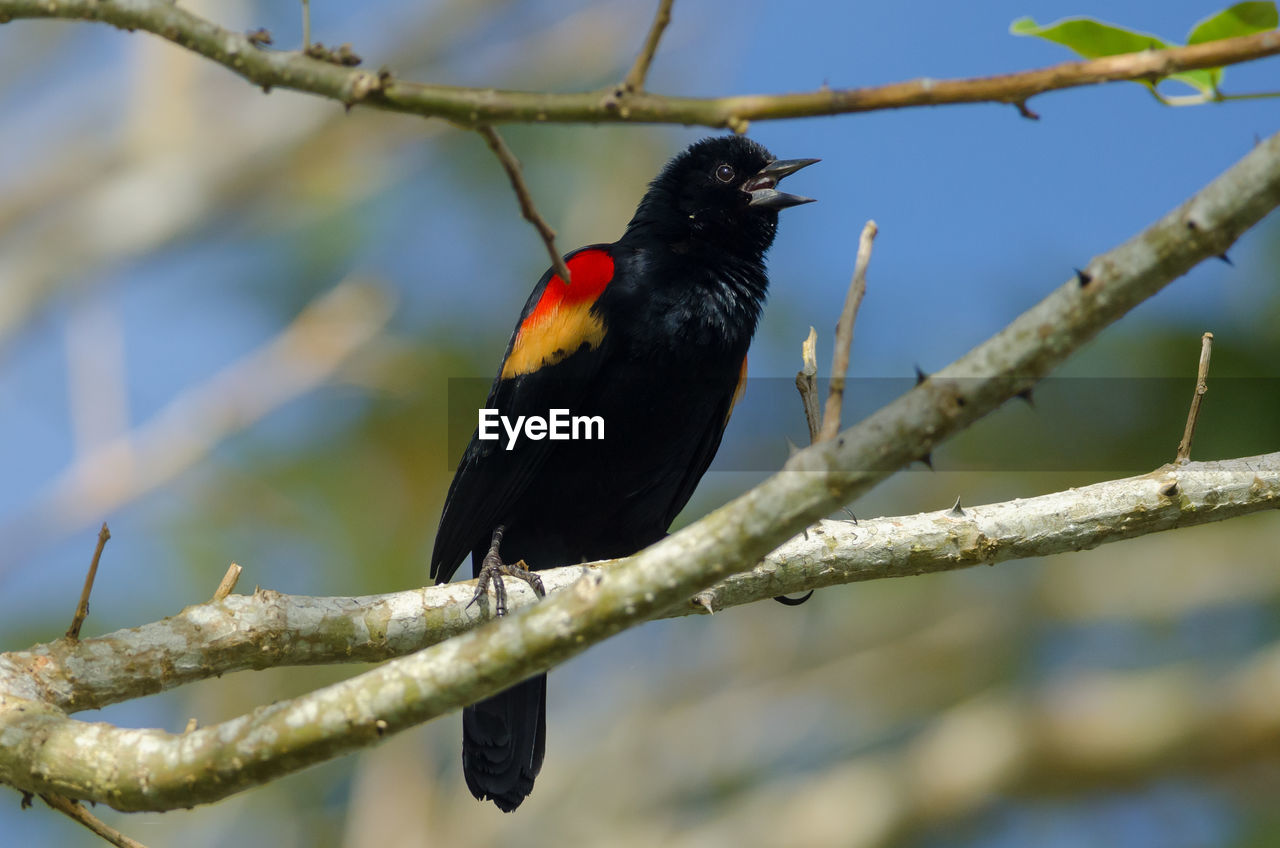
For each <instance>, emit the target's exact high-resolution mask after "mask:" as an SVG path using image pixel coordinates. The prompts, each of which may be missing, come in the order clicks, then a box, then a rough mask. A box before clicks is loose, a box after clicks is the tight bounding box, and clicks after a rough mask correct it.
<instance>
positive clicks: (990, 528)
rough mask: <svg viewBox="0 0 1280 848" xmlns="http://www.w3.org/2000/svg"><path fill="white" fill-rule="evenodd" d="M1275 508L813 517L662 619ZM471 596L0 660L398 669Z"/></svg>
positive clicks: (209, 615)
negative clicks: (396, 661)
mask: <svg viewBox="0 0 1280 848" xmlns="http://www.w3.org/2000/svg"><path fill="white" fill-rule="evenodd" d="M1174 485H1176V488H1171V486H1174ZM1268 509H1280V453H1273V454H1267V455H1264V456H1255V457H1248V458H1243V459H1235V460H1229V461H1224V462H1197V463H1191V464H1187V465H1170V466H1166V467H1164V468H1160V469H1157V470H1156V471H1153V472H1151V473H1150V474H1144V475H1142V476H1139V477H1130V478H1126V479H1123V480H1111V481H1107V482H1104V483H1098V484H1095V485H1092V486H1085V487H1081V488H1075V489H1070V490H1068V491H1065V492H1055V493H1053V494H1048V495H1041V496H1039V497H1033V498H1025V499H1019V500H1017V501H1013V502H1008V503H999V504H987V505H984V506H974V507H964V508H962V509H958V510H957V509H954V508H952V509H946V510H940V511H937V512H926V513H920V514H918V515H907V516H894V517H887V518H874V519H863V520H861V521H859V522H857V523H854V522H852V521H820V522H818V523H817V524H815V525H812V526H811V527H809V528H808V529H807V530H806V532H805V533H804V534H802V535H800V536H797V537H795V538H793V539H791V540H790V541H788V542H787V543H786V544H784V545H782V546H781V547H780V548H778V549H777V550H775V551H773V552H772V553H770V554H769V555H768V556H767V557H765V558H764V560H763V561H762V562H760V563H759V564H758V565H756V566H755V567H754V568H752V569H751V570H749V571H742V572H739V573H737V574H733V575H731V576H729V577H728V578H726V579H725V580H723V581H721V582H720V583H718V584H716V585H715V586H713V587H711V588H710V589H707V590H706V591H704V592H701V593H699V602H698V603H690V602H687V601H686V602H682V603H679V604H677V605H676V606H675V607H672V608H671V609H669V610H667V611H665V612H664V613H663V615H664V617H674V616H681V615H691V614H694V613H702V612H706V608H707V606H710V607H711V608H712V609H714V610H716V611H719V610H722V609H724V608H727V607H733V606H739V605H741V604H749V603H754V602H756V601H761V600H765V599H767V598H772V597H773V596H775V595H778V594H782V593H790V592H798V591H805V590H807V589H813V588H821V587H824V586H833V585H838V584H842V583H854V582H860V581H864V580H878V579H882V578H888V577H905V576H911V575H918V574H930V573H934V572H940V571H949V570H953V569H957V568H967V567H970V566H974V565H982V564H988V565H990V564H995V563H997V562H1004V561H1007V560H1011V559H1020V558H1026V557H1040V556H1048V555H1050V554H1056V553H1064V552H1067V551H1079V550H1086V549H1089V548H1094V547H1097V546H1098V545H1101V544H1105V543H1108V542H1115V541H1120V540H1123V539H1131V538H1134V537H1137V536H1142V535H1146V534H1149V533H1156V532H1161V531H1164V530H1170V529H1173V528H1175V527H1190V526H1194V525H1199V524H1204V523H1208V522H1213V521H1223V520H1226V519H1229V518H1235V517H1238V516H1241V515H1247V514H1249V513H1253V512H1259V511H1263V510H1268ZM614 565H615V563H612V562H604V563H590V564H588V565H584V566H570V567H565V568H556V569H550V570H548V571H543V572H541V576H542V580H543V583H544V584H545V586H546V587H547V589H548V591H551V592H555V591H558V590H561V589H564V588H566V587H568V586H570V585H572V584H573V583H574V582H576V581H577V580H579V579H582V577H583V576H584V574H588V573H592V572H596V571H603V572H605V573H607V571H608V570H609V569H610V568H612V567H614ZM473 591H474V581H468V582H466V583H454V584H449V585H444V586H431V587H427V588H424V589H415V590H412V591H406V592H397V593H393V594H388V595H372V596H368V597H363V598H314V597H306V596H291V595H283V594H280V593H278V592H272V591H263V590H259V591H257V592H254V593H253V594H252V595H232V596H229V597H227V598H225V599H220V600H218V601H215V602H211V603H208V604H200V605H198V606H192V607H188V608H187V609H185V610H183V611H182V612H180V613H179V614H177V615H175V616H171V617H169V618H166V619H164V620H162V621H158V622H154V623H152V624H147V625H143V626H141V627H134V628H130V629H127V630H120V631H116V632H115V633H109V634H106V635H105V636H100V637H96V638H94V639H86V640H84V641H82V642H79V643H77V642H71V641H68V640H63V639H59V640H57V641H54V642H49V643H46V644H42V645H37V646H36V647H34V648H32V649H30V650H27V651H12V652H9V653H7V654H0V691H8V692H11V693H13V694H17V695H21V696H23V697H27V698H35V699H38V700H42V701H47V702H49V703H51V704H53V705H54V706H57V707H58V708H60V709H62V710H66V711H68V712H74V711H78V710H86V709H97V708H100V707H104V706H106V705H108V704H112V703H117V702H119V701H124V700H129V699H130V698H135V697H139V696H141V695H147V694H151V693H153V692H157V691H162V690H165V689H170V688H173V687H175V686H180V685H182V684H184V683H190V682H192V681H195V680H202V679H207V678H210V677H216V676H219V675H222V674H227V673H229V672H233V671H241V670H245V669H261V668H269V667H278V666H288V665H315V664H329V663H342V662H376V661H379V660H386V659H392V658H394V657H400V656H404V655H406V654H409V653H412V652H413V651H416V650H419V649H421V648H423V647H426V646H428V645H433V644H435V643H437V642H442V641H444V640H445V639H448V638H449V637H451V636H456V635H458V634H459V633H463V632H465V631H467V630H470V629H472V628H474V627H476V626H478V625H480V624H482V623H484V621H486V620H487V617H488V613H487V612H486V611H485V610H483V609H481V608H480V607H479V606H471V607H467V602H468V600H469V599H470V597H471V594H472V592H473ZM507 592H508V603H509V604H510V606H511V607H512V608H513V609H516V608H520V607H524V606H528V605H530V604H531V603H533V601H534V596H533V593H532V592H531V591H529V590H528V589H527V588H525V587H524V585H523V584H521V583H518V582H514V581H513V582H512V583H511V585H510V586H509V587H508V590H507ZM703 602H705V603H703Z"/></svg>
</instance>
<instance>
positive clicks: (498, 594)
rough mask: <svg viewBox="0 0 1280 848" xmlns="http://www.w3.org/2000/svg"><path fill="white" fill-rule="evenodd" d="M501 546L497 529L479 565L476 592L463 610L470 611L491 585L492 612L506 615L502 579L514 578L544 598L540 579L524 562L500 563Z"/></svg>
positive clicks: (499, 615)
mask: <svg viewBox="0 0 1280 848" xmlns="http://www.w3.org/2000/svg"><path fill="white" fill-rule="evenodd" d="M501 545H502V528H501V527H499V528H498V529H497V530H495V531H493V542H492V543H491V544H490V545H489V553H487V554H485V556H484V560H483V561H482V562H481V563H480V573H479V574H478V575H476V576H477V578H478V580H477V581H476V591H475V594H474V595H472V596H471V600H470V601H468V602H467V606H466V607H465V609H470V608H471V605H472V604H474V603H476V602H477V601H479V600H480V599H481V598H483V597H484V596H485V594H486V593H488V591H489V585H490V584H493V611H494V615H496V616H498V617H499V618H501V617H502V616H504V615H506V614H507V587H506V585H505V584H504V583H503V582H502V578H503V577H504V576H506V577H515V578H516V579H518V580H523V581H524V582H525V583H528V584H529V588H530V589H532V590H533V593H534V594H535V595H537V596H538V597H539V598H542V597H545V596H546V594H547V593H546V590H545V589H544V588H543V587H542V578H541V577H539V576H538V575H537V574H534V573H533V572H532V571H530V570H529V568H528V565H527V563H525V561H524V560H520V561H519V562H517V563H515V564H513V565H508V564H507V563H505V562H503V561H502V557H501V555H499V553H498V548H499V547H500V546H501Z"/></svg>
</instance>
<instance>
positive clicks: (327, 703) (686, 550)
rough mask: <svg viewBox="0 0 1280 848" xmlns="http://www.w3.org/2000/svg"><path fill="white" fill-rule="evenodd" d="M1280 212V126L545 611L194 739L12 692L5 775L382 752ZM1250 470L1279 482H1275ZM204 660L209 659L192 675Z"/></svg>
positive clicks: (717, 573)
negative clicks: (745, 484)
mask: <svg viewBox="0 0 1280 848" xmlns="http://www.w3.org/2000/svg"><path fill="white" fill-rule="evenodd" d="M1277 205H1280V134H1277V135H1275V136H1272V137H1271V138H1269V139H1267V140H1266V141H1264V142H1262V143H1260V144H1258V145H1257V146H1256V147H1255V148H1254V149H1253V150H1252V151H1250V152H1249V153H1248V154H1247V155H1246V156H1245V157H1244V158H1243V159H1242V160H1241V161H1240V162H1238V163H1237V164H1236V165H1234V166H1233V167H1232V168H1230V169H1229V170H1228V171H1227V172H1225V173H1224V174H1222V175H1221V176H1220V177H1218V178H1217V179H1215V180H1214V181H1213V182H1212V183H1210V184H1209V185H1208V186H1207V187H1206V188H1205V189H1203V190H1202V191H1201V192H1199V193H1198V194H1196V195H1195V196H1193V197H1192V198H1191V199H1189V200H1188V201H1186V202H1185V203H1184V204H1182V205H1181V206H1179V207H1178V208H1177V209H1175V210H1173V211H1172V212H1170V213H1169V214H1168V215H1166V216H1165V217H1164V218H1162V219H1161V220H1160V221H1158V222H1156V223H1155V224H1154V225H1152V226H1151V227H1149V228H1147V229H1146V230H1145V231H1143V232H1142V233H1140V234H1139V235H1138V236H1136V237H1135V238H1133V239H1131V240H1130V241H1128V242H1126V243H1125V244H1123V245H1121V246H1119V247H1117V248H1115V249H1113V250H1111V251H1109V252H1107V253H1105V254H1102V255H1100V256H1098V257H1096V258H1094V259H1093V260H1092V261H1091V262H1089V263H1088V265H1087V266H1086V268H1085V271H1084V272H1083V273H1081V274H1080V275H1078V276H1077V277H1073V278H1072V279H1071V280H1070V281H1068V282H1067V283H1066V284H1064V285H1063V286H1061V287H1060V288H1059V289H1058V290H1056V291H1055V292H1053V293H1052V294H1050V295H1049V296H1048V297H1047V298H1045V299H1044V300H1043V301H1041V302H1040V303H1039V304H1037V305H1036V306H1034V307H1033V308H1032V309H1030V310H1028V311H1027V312H1026V313H1024V314H1023V315H1022V316H1020V317H1019V318H1017V319H1016V320H1015V321H1014V322H1013V323H1012V324H1010V326H1009V327H1008V328H1006V329H1005V330H1004V331H1002V332H1001V333H999V334H997V335H996V336H995V337H993V338H992V339H991V340H989V341H987V342H985V343H983V344H982V345H979V346H978V347H977V348H975V349H974V350H973V351H971V352H970V353H968V354H966V355H965V356H964V357H962V358H961V359H960V360H958V361H957V362H955V363H953V364H952V365H951V366H948V367H947V368H946V369H944V370H943V371H941V372H939V373H938V374H935V375H934V376H933V377H931V378H929V379H927V380H925V381H924V382H922V383H921V384H920V385H918V386H917V387H916V388H915V389H913V390H912V391H911V392H909V393H908V394H906V395H904V396H903V397H902V398H900V399H899V400H897V401H895V402H893V403H891V404H889V405H888V406H886V407H885V408H884V409H882V410H881V411H879V412H877V413H876V414H874V415H872V416H871V417H869V418H868V419H866V420H864V421H863V422H861V423H859V424H858V425H856V426H854V427H852V428H849V429H848V430H845V431H844V432H843V433H842V434H841V435H840V436H838V437H837V438H836V439H834V440H832V441H830V442H823V443H820V444H818V445H815V446H813V447H810V448H808V449H806V450H804V451H801V452H800V453H798V454H796V455H795V456H794V457H792V459H791V460H790V461H789V462H788V463H787V465H786V467H785V468H784V469H783V471H781V472H779V473H778V474H775V475H774V476H772V477H770V478H769V479H768V480H766V481H765V482H763V483H762V484H760V485H759V486H757V487H756V488H754V489H752V490H751V491H749V492H747V493H746V494H744V495H742V496H741V497H739V498H737V499H736V500H734V501H733V502H731V503H729V504H727V505H726V506H724V507H722V508H721V509H719V510H716V511H715V512H713V513H712V514H710V515H708V516H707V517H705V518H703V519H702V520H701V521H698V522H696V523H695V524H693V525H691V526H690V527H687V528H685V529H684V530H682V531H681V532H679V533H676V534H675V535H673V536H671V537H669V538H667V539H665V540H664V541H662V542H660V543H658V544H656V545H654V546H653V547H651V548H648V549H646V550H644V551H642V552H640V553H639V554H636V555H635V556H633V557H629V558H627V559H626V560H622V561H619V562H617V563H615V564H614V565H613V566H612V567H611V568H609V569H608V570H607V571H606V570H600V571H595V572H592V573H590V574H588V575H586V576H585V577H584V579H580V580H577V581H576V582H574V583H573V584H572V586H571V588H570V589H569V590H567V591H562V592H559V593H557V594H556V595H554V596H552V597H549V598H547V599H546V600H545V601H544V602H542V603H539V604H536V605H533V606H530V607H528V608H526V609H523V610H521V611H519V612H517V613H515V614H513V615H511V616H508V617H507V618H506V619H504V620H502V621H500V622H494V623H491V624H487V625H485V626H483V627H479V628H476V629H474V630H471V631H469V632H466V633H463V634H461V635H459V636H457V637H456V638H453V639H449V640H448V641H446V642H443V643H441V644H437V645H434V646H432V647H430V648H427V649H426V650H423V651H420V652H418V653H416V654H414V655H412V656H409V657H404V658H401V659H397V660H393V661H391V662H389V663H386V664H385V665H382V666H380V667H379V668H377V669H375V670H373V671H370V672H367V673H365V674H362V675H359V676H357V677H355V678H352V679H351V680H347V681H344V682H342V683H339V684H336V685H334V686H330V687H327V688H325V689H321V690H319V691H317V692H313V693H311V694H308V695H305V696H303V697H300V698H297V699H294V700H292V701H286V702H282V703H278V704H272V705H270V706H265V707H262V708H259V709H257V710H255V711H253V712H252V713H249V714H248V715H245V716H242V717H240V718H237V719H233V720H231V721H228V722H224V723H222V724H218V725H214V726H212V727H209V728H204V729H199V730H194V731H192V732H190V733H186V734H183V735H181V736H175V735H173V734H168V733H164V732H162V731H158V730H122V729H119V728H114V727H111V726H110V725H106V724H87V723H82V722H77V721H73V720H70V719H68V718H67V717H66V715H65V713H64V712H63V711H62V710H60V709H59V708H58V707H57V706H55V705H54V703H53V700H54V699H53V698H51V697H50V696H49V695H47V694H46V693H42V692H39V691H33V690H32V689H31V688H28V689H27V690H26V691H7V692H4V693H0V781H3V782H5V783H8V784H10V785H13V786H16V787H19V788H22V789H26V790H28V791H38V792H55V793H58V794H62V795H65V796H67V797H72V798H86V799H94V800H97V801H101V802H105V803H107V804H110V805H112V806H114V807H117V808H119V809H126V810H138V809H171V808H175V807H182V806H190V805H192V804H195V803H202V802H207V801H212V800H216V799H218V798H221V797H225V796H226V795H228V794H231V793H233V792H236V791H239V790H241V789H245V788H248V787H250V786H254V785H257V784H259V783H262V782H264V781H266V780H270V779H272V778H274V777H277V776H279V775H282V774H285V773H288V772H290V771H294V770H297V769H300V768H302V767H304V766H306V765H309V764H312V763H315V762H319V761H321V760H324V759H328V758H331V757H334V756H337V755H339V754H342V753H344V752H347V751H351V750H355V749H357V748H359V747H362V746H366V745H369V744H372V743H373V742H375V741H376V740H377V739H379V738H381V737H382V736H384V735H385V734H388V733H394V732H396V731H398V730H402V729H405V728H407V727H410V726H412V725H413V724H416V723H420V722H422V721H426V720H428V719H430V718H433V717H435V716H438V715H441V714H443V713H446V712H449V711H451V710H453V709H456V708H458V707H460V706H462V705H464V704H467V703H471V702H473V701H475V700H477V699H479V698H481V697H484V696H487V695H490V694H492V693H494V692H497V691H499V690H501V689H503V688H506V687H507V686H510V685H511V684H512V683H514V682H516V681H518V680H521V679H524V678H525V677H528V676H529V675H532V674H535V673H538V672H540V671H543V670H546V669H548V668H550V667H552V666H554V665H556V664H558V663H560V662H563V661H564V660H566V659H568V658H569V657H572V656H574V655H576V654H578V653H580V652H581V651H583V650H585V649H586V648H587V647H589V646H590V645H592V644H595V643H597V642H600V641H602V640H603V639H605V638H608V637H609V636H611V635H613V634H615V633H617V632H619V631H621V630H623V629H626V628H628V627H632V626H635V625H636V624H638V623H640V622H643V621H646V620H649V619H651V618H655V617H658V616H661V615H663V614H665V613H666V612H667V611H668V610H671V609H673V608H675V607H677V606H679V605H680V604H687V603H689V598H690V597H691V596H693V595H695V594H696V593H698V592H701V591H703V590H705V589H707V588H708V587H710V586H712V585H713V584H715V583H717V582H718V581H721V580H724V579H725V578H727V577H729V576H730V575H732V574H734V573H736V572H739V571H743V570H744V569H745V568H746V567H748V566H750V565H751V564H754V563H757V562H759V561H760V560H761V559H763V558H764V557H766V556H767V555H768V554H769V552H770V551H772V550H773V549H775V548H777V547H778V546H779V545H781V544H782V543H783V542H785V541H786V540H787V539H788V538H790V537H791V536H793V535H795V534H796V533H799V532H801V531H802V530H804V529H805V528H806V527H807V526H809V525H811V524H812V523H813V522H814V521H816V520H818V519H820V518H821V517H822V516H824V515H826V514H827V513H829V512H830V511H831V510H833V509H835V508H837V507H838V506H840V505H842V504H843V503H845V502H847V501H848V500H850V499H851V498H853V497H855V496H857V495H858V494H860V493H862V492H864V491H866V490H867V489H869V488H870V487H871V486H872V485H874V484H875V483H876V482H878V481H879V480H881V479H883V478H884V477H886V476H888V475H889V474H890V473H892V472H893V471H894V470H896V469H897V468H899V467H901V466H903V465H905V464H906V463H907V462H909V461H910V460H911V459H913V458H914V457H915V456H918V455H920V454H921V453H923V452H926V451H928V450H929V449H930V448H931V447H932V446H933V445H935V444H937V443H938V442H940V441H941V440H942V439H944V438H946V437H947V436H949V435H951V434H953V433H955V432H957V431H958V430H960V429H961V428H963V427H964V426H966V425H968V424H970V423H972V422H973V421H975V420H977V419H978V418H979V417H981V416H982V415H985V414H986V413H988V412H990V411H991V410H993V409H995V408H996V407H997V406H999V405H1000V404H1001V403H1002V402H1004V401H1005V400H1008V399H1009V398H1011V397H1013V396H1015V395H1016V394H1018V393H1019V392H1021V391H1023V390H1024V389H1026V388H1027V387H1028V386H1029V385H1031V384H1033V383H1034V382H1035V380H1036V379H1038V378H1039V377H1042V376H1044V375H1045V374H1047V373H1048V372H1049V371H1050V370H1051V369H1052V368H1054V367H1055V366H1056V365H1058V364H1059V363H1060V362H1062V361H1063V360H1064V359H1065V358H1066V357H1067V356H1068V355H1070V353H1071V352H1073V351H1074V350H1076V349H1078V348H1079V347H1080V346H1081V345H1082V344H1084V343H1085V342H1086V341H1088V340H1089V339H1090V338H1092V337H1093V336H1094V335H1096V334H1097V333H1098V332H1100V331H1101V330H1102V329H1103V328H1104V327H1106V326H1108V325H1109V324H1111V323H1113V322H1114V321H1116V320H1118V319H1119V318H1120V317H1121V316H1123V315H1124V314H1125V313H1126V312H1127V311H1128V310H1129V309H1131V308H1132V307H1133V306H1135V305H1136V304H1138V303H1139V302H1141V301H1142V300H1143V299H1145V298H1147V297H1150V296H1151V295H1152V294H1154V293H1155V292H1157V291H1159V290H1160V289H1161V288H1162V287H1163V286H1165V285H1167V284H1168V283H1169V282H1171V281H1172V280H1174V279H1176V278H1177V277H1178V276H1180V275H1182V274H1183V273H1185V272H1186V271H1187V270H1189V269H1190V268H1191V267H1193V266H1194V265H1195V264H1196V263H1197V262H1200V261H1202V260H1204V259H1206V258H1210V257H1215V256H1218V255H1220V254H1222V253H1223V252H1224V251H1225V250H1226V249H1227V248H1228V247H1230V245H1231V244H1232V243H1233V242H1234V241H1235V240H1236V239H1237V238H1238V237H1239V236H1240V234H1241V233H1243V232H1244V231H1245V230H1247V229H1248V228H1249V227H1251V226H1252V225H1253V224H1255V223H1257V222H1258V221H1259V220H1261V218H1262V217H1263V216H1264V215H1266V214H1267V213H1268V212H1269V211H1270V210H1272V209H1273V208H1275V207H1276V206H1277ZM1246 477H1247V485H1248V486H1250V487H1254V486H1255V485H1256V486H1257V487H1258V489H1259V491H1268V490H1269V487H1268V484H1267V483H1266V482H1265V480H1264V479H1263V478H1262V477H1261V476H1258V475H1255V474H1249V473H1248V472H1246ZM1182 486H1183V483H1182V482H1181V481H1179V480H1177V479H1176V475H1175V476H1174V478H1172V479H1168V480H1165V481H1163V482H1160V483H1159V484H1158V488H1157V490H1156V494H1157V495H1160V496H1162V497H1164V498H1166V499H1168V500H1169V501H1170V504H1169V506H1168V507H1165V509H1167V510H1168V513H1167V517H1168V519H1169V520H1171V521H1172V522H1173V525H1174V526H1176V525H1177V523H1178V520H1179V519H1180V517H1181V506H1180V505H1181V499H1182V497H1183V495H1182ZM1266 497H1267V498H1270V497H1272V496H1271V495H1270V494H1268V495H1266ZM1175 501H1176V502H1177V504H1178V507H1177V508H1176V514H1175V506H1174V503H1175ZM1123 530H1124V527H1123V523H1122V525H1121V527H1120V528H1119V531H1118V532H1123ZM978 541H980V540H977V539H975V542H978ZM787 588H788V587H785V586H774V587H771V588H770V590H769V591H770V593H771V594H772V593H776V592H780V591H786V590H787ZM366 623H367V622H366ZM387 635H388V638H390V635H391V628H390V627H389V626H388V628H387ZM265 647H267V648H268V649H270V644H268V645H266V646H265ZM200 661H201V657H200V655H199V654H198V653H192V654H190V655H189V656H187V657H184V659H183V661H182V662H181V663H178V664H177V665H178V666H179V667H181V666H185V665H189V664H192V663H199V662H200Z"/></svg>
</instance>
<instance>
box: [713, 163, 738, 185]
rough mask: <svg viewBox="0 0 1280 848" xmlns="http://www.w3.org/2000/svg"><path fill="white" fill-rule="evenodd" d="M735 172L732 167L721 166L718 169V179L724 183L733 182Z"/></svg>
mask: <svg viewBox="0 0 1280 848" xmlns="http://www.w3.org/2000/svg"><path fill="white" fill-rule="evenodd" d="M733 177H734V172H733V166H732V165H721V166H720V167H718V168H716V179H717V180H719V181H720V182H722V183H729V182H733Z"/></svg>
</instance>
